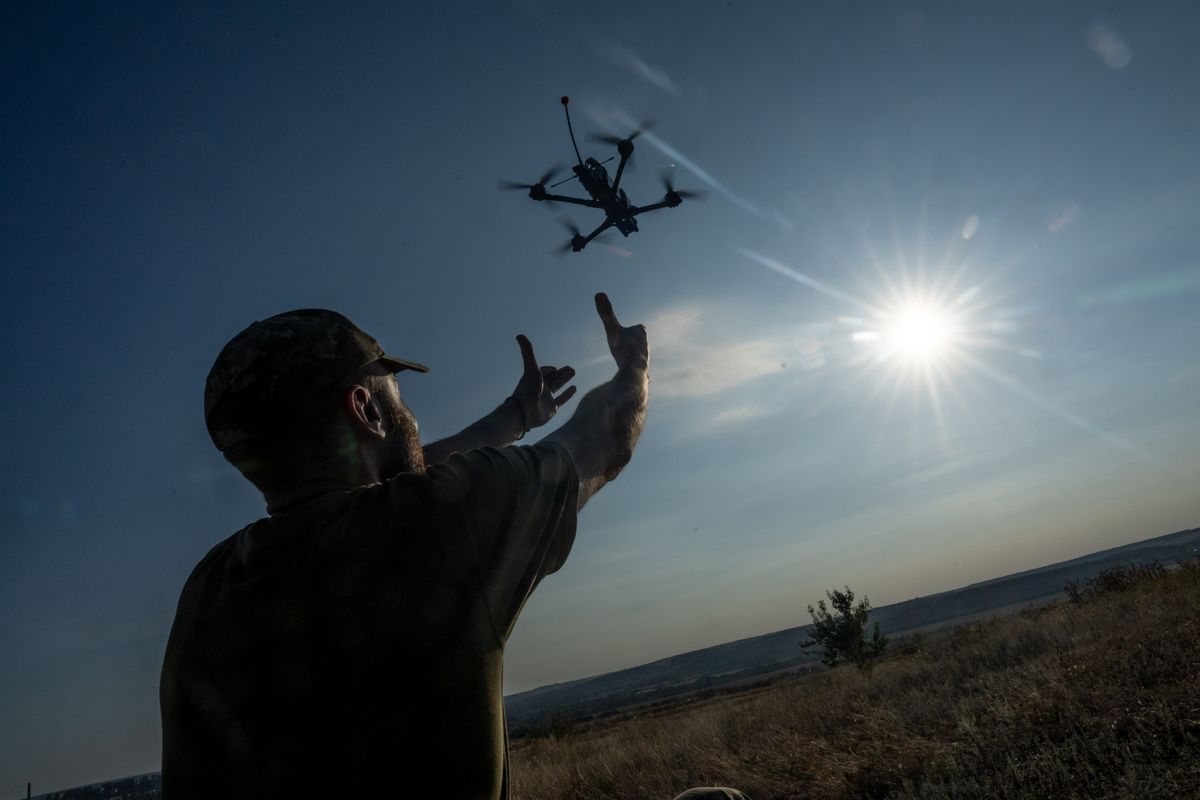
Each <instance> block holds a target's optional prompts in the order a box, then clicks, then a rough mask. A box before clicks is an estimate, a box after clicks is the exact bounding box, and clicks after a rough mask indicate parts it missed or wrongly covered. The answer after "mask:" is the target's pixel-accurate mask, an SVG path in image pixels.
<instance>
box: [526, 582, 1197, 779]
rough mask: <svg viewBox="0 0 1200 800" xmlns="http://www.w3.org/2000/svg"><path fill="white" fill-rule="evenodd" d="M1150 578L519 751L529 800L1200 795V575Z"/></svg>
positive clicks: (536, 741)
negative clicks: (875, 659) (715, 795)
mask: <svg viewBox="0 0 1200 800" xmlns="http://www.w3.org/2000/svg"><path fill="white" fill-rule="evenodd" d="M1135 577H1138V578H1139V580H1135V581H1128V580H1124V581H1122V580H1116V581H1111V580H1110V581H1109V582H1108V583H1105V584H1097V585H1096V586H1095V587H1093V588H1094V591H1084V592H1082V593H1081V594H1080V596H1079V600H1080V602H1064V603H1062V604H1059V605H1055V606H1051V607H1049V608H1045V609H1042V610H1038V611H1030V612H1026V613H1021V614H1016V615H1013V616H1009V617H1005V618H1002V619H997V620H992V621H990V622H983V623H973V624H970V625H967V626H963V627H960V628H956V629H954V630H951V631H947V632H942V633H938V634H930V635H928V636H926V637H925V638H924V639H923V640H920V641H912V642H909V643H907V644H905V645H904V646H903V648H902V651H897V652H895V653H893V654H892V655H891V656H890V657H888V658H886V659H885V660H883V661H882V662H880V663H879V664H878V665H877V666H876V667H875V668H874V670H873V671H872V673H871V674H870V675H866V674H863V673H861V672H859V671H858V670H856V669H854V668H853V667H839V668H837V669H833V670H827V671H823V672H817V673H812V674H807V675H800V676H792V677H788V678H785V679H781V680H779V681H778V682H776V683H774V684H771V685H768V686H764V687H759V688H756V689H753V690H748V691H743V692H739V693H733V694H728V695H724V696H717V697H713V698H710V699H707V700H704V701H696V702H692V703H688V704H686V705H683V706H681V707H676V708H669V709H664V710H660V711H657V712H655V713H653V714H643V715H641V716H637V717H634V718H632V719H626V720H620V721H612V722H608V723H603V724H594V725H592V726H590V727H586V728H576V729H572V730H564V731H562V732H561V733H560V734H559V735H556V736H545V737H538V738H529V739H525V740H519V741H515V742H514V743H513V747H512V756H511V758H512V775H513V790H514V796H515V797H516V798H520V799H521V800H567V799H568V798H570V799H571V800H584V799H585V798H586V799H587V800H595V798H602V797H603V798H630V800H669V798H672V797H674V796H675V794H677V793H679V792H680V791H682V790H683V789H685V788H687V787H689V786H699V785H714V784H716V785H725V786H733V787H736V788H739V789H742V790H743V791H745V792H746V793H747V794H749V795H750V796H751V797H752V798H753V800H773V799H774V798H947V799H948V798H956V799H957V798H989V800H996V799H1000V798H1030V799H1031V800H1032V798H1038V799H1039V800H1040V799H1041V798H1089V799H1091V798H1197V797H1200V758H1198V756H1200V564H1198V563H1197V562H1190V563H1189V564H1186V565H1184V566H1182V567H1181V568H1179V569H1177V570H1174V571H1171V572H1169V573H1166V574H1160V575H1151V576H1149V577H1146V576H1145V575H1144V574H1143V575H1136V576H1135ZM1129 584H1132V585H1129ZM1085 588H1086V587H1085Z"/></svg>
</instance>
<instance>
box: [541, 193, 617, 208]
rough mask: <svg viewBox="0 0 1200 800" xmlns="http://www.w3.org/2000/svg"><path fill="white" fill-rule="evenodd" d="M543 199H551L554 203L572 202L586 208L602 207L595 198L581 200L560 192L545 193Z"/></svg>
mask: <svg viewBox="0 0 1200 800" xmlns="http://www.w3.org/2000/svg"><path fill="white" fill-rule="evenodd" d="M542 199H543V200H553V201H554V202H556V203H574V204H575V205H577V206H587V207H588V208H603V206H601V205H600V204H599V203H597V202H596V201H595V200H583V199H581V198H578V197H567V196H566V195H561V194H547V195H546V196H545V197H543V198H542Z"/></svg>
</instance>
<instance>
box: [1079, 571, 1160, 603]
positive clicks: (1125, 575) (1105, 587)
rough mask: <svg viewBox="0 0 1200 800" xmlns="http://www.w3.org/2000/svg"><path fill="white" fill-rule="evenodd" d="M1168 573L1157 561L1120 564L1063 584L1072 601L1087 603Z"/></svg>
mask: <svg viewBox="0 0 1200 800" xmlns="http://www.w3.org/2000/svg"><path fill="white" fill-rule="evenodd" d="M1166 574H1167V568H1166V567H1164V566H1163V565H1162V564H1160V563H1159V562H1157V561H1151V562H1150V563H1149V564H1118V565H1117V566H1115V567H1109V568H1108V569H1103V570H1100V572H1098V573H1096V574H1095V575H1094V576H1093V577H1090V578H1084V579H1083V580H1082V581H1077V580H1069V581H1067V582H1066V585H1064V586H1063V591H1064V592H1066V593H1067V598H1068V599H1070V601H1071V602H1072V603H1086V602H1088V601H1090V600H1095V599H1096V598H1098V597H1102V596H1104V595H1106V594H1115V593H1117V592H1125V591H1128V590H1130V589H1132V588H1133V587H1135V586H1137V585H1139V584H1142V583H1146V582H1147V581H1152V580H1155V579H1157V578H1161V577H1162V576H1163V575H1166Z"/></svg>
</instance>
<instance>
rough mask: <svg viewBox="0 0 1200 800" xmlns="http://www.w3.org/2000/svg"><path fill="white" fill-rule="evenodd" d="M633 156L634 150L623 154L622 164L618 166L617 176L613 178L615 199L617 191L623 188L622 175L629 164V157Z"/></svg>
mask: <svg viewBox="0 0 1200 800" xmlns="http://www.w3.org/2000/svg"><path fill="white" fill-rule="evenodd" d="M631 155H633V150H632V149H631V150H630V151H629V152H628V153H621V162H620V163H619V164H617V174H616V176H615V177H614V178H613V185H612V195H613V197H616V196H617V189H618V188H619V187H620V186H621V173H623V172H624V171H625V164H627V163H628V162H629V156H631Z"/></svg>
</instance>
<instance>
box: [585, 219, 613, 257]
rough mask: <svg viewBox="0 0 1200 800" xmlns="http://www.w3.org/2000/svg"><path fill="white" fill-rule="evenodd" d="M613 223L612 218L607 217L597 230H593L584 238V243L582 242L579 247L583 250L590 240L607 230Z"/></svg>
mask: <svg viewBox="0 0 1200 800" xmlns="http://www.w3.org/2000/svg"><path fill="white" fill-rule="evenodd" d="M612 224H613V221H612V220H611V219H606V220H604V222H602V223H600V227H599V228H596V230H594V231H592V232H591V233H589V234H588V235H587V236H586V237H585V238H584V240H583V244H581V245H580V246H579V249H580V250H582V249H583V248H584V247H586V246H587V243H588V242H590V241H591V240H592V239H595V238H596V237H597V236H599V235H600V234H602V233H604V232H605V231H606V230H608V229H609V228H611V227H612Z"/></svg>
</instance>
